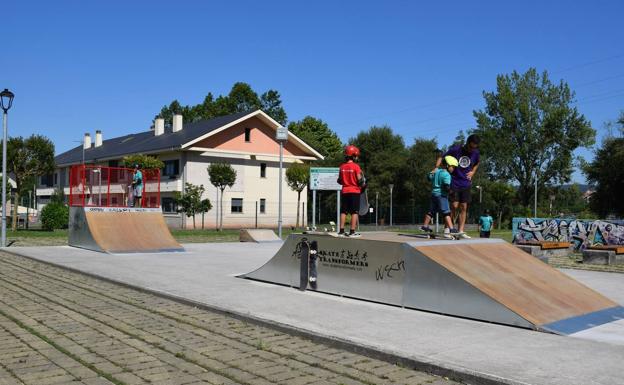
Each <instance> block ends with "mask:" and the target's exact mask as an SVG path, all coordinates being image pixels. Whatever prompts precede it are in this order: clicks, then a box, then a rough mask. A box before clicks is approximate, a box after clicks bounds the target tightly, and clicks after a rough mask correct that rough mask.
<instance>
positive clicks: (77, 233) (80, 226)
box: [68, 207, 106, 252]
mask: <svg viewBox="0 0 624 385" xmlns="http://www.w3.org/2000/svg"><path fill="white" fill-rule="evenodd" d="M68 244H69V245H70V246H74V247H80V248H81V249H87V250H94V251H99V252H106V250H103V249H102V248H101V247H100V245H99V244H98V243H97V242H96V241H95V239H94V238H93V235H92V234H91V231H90V230H89V222H88V221H87V218H86V216H85V211H84V208H83V207H70V208H69V231H68Z"/></svg>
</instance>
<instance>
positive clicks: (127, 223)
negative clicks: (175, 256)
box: [85, 211, 183, 253]
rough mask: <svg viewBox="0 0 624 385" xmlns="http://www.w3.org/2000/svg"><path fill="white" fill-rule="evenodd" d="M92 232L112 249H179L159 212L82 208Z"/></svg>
mask: <svg viewBox="0 0 624 385" xmlns="http://www.w3.org/2000/svg"><path fill="white" fill-rule="evenodd" d="M85 217H86V222H87V225H88V226H89V230H90V232H91V236H92V237H93V239H94V241H95V242H96V243H97V245H99V246H100V248H101V249H102V250H104V251H107V252H111V253H130V252H149V251H152V252H154V251H180V250H183V248H182V246H181V245H180V244H179V243H178V242H177V241H176V240H175V239H174V238H173V236H172V235H171V232H169V228H168V227H167V224H166V223H165V219H164V218H163V216H162V213H160V212H154V211H151V212H135V211H130V212H90V211H87V212H85Z"/></svg>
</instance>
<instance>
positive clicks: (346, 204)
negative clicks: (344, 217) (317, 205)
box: [340, 193, 360, 214]
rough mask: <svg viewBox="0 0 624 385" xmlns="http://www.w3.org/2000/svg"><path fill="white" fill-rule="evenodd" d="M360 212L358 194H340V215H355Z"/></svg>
mask: <svg viewBox="0 0 624 385" xmlns="http://www.w3.org/2000/svg"><path fill="white" fill-rule="evenodd" d="M359 212H360V194H357V193H347V194H340V213H341V214H357V213H359Z"/></svg>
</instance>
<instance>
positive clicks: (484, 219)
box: [479, 210, 494, 238]
mask: <svg viewBox="0 0 624 385" xmlns="http://www.w3.org/2000/svg"><path fill="white" fill-rule="evenodd" d="M479 225H481V228H480V229H479V230H480V231H479V237H481V238H489V237H490V230H491V229H492V226H494V219H492V217H491V216H490V210H485V215H481V216H480V217H479Z"/></svg>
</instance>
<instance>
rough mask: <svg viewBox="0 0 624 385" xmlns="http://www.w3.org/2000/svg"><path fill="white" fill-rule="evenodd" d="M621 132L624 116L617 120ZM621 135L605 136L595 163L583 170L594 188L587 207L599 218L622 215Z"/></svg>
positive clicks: (623, 159)
mask: <svg viewBox="0 0 624 385" xmlns="http://www.w3.org/2000/svg"><path fill="white" fill-rule="evenodd" d="M620 124H621V129H622V130H624V114H622V116H621V117H620ZM622 162H624V134H623V133H622V131H620V135H619V136H617V137H616V136H608V137H606V138H605V139H604V140H603V141H602V145H601V146H600V148H598V149H597V150H596V155H595V157H594V160H593V161H592V162H590V163H588V164H585V165H584V167H583V172H584V173H585V176H586V177H587V181H588V182H589V183H590V184H591V185H592V187H593V188H594V192H593V193H592V194H591V196H590V199H589V205H590V207H591V209H592V210H593V211H595V212H596V213H597V214H598V215H599V216H600V217H602V218H604V217H606V216H607V215H609V214H613V215H616V216H622V215H624V200H623V199H622V198H621V194H622V191H624V168H623V167H622V166H621V165H622V164H623V163H622Z"/></svg>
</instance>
